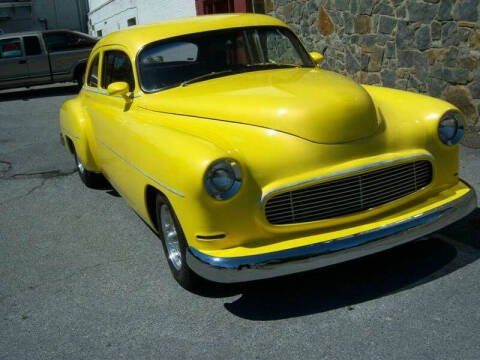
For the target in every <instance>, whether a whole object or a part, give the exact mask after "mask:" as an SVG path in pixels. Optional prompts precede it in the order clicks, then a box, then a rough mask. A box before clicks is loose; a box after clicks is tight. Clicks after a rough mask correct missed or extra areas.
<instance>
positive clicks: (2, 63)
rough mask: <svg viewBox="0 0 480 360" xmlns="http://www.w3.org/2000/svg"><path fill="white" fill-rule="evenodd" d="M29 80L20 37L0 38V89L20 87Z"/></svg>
mask: <svg viewBox="0 0 480 360" xmlns="http://www.w3.org/2000/svg"><path fill="white" fill-rule="evenodd" d="M28 82H29V74H28V65H27V60H26V57H25V51H24V48H23V42H22V39H21V38H20V37H12V38H4V39H1V40H0V89H6V88H13V87H21V86H24V85H26V84H28Z"/></svg>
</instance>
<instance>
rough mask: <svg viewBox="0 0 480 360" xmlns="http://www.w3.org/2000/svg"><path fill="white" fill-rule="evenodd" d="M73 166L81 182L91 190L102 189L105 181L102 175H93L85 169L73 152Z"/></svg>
mask: <svg viewBox="0 0 480 360" xmlns="http://www.w3.org/2000/svg"><path fill="white" fill-rule="evenodd" d="M73 155H74V156H75V165H76V166H77V172H78V175H79V176H80V179H81V180H82V182H83V183H84V184H85V185H86V186H87V187H89V188H92V189H104V188H105V186H106V184H107V181H106V179H105V178H104V177H103V175H102V174H98V173H94V172H92V171H88V170H87V169H85V166H84V165H83V163H82V161H81V160H80V159H79V158H78V156H77V153H76V152H74V154H73Z"/></svg>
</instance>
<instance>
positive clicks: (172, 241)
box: [155, 193, 203, 291]
mask: <svg viewBox="0 0 480 360" xmlns="http://www.w3.org/2000/svg"><path fill="white" fill-rule="evenodd" d="M155 216H156V224H157V228H158V233H159V235H160V239H161V240H162V245H163V250H164V252H165V255H166V257H167V262H168V266H169V267H170V271H171V272H172V275H173V277H174V278H175V280H176V281H177V282H178V283H179V284H180V286H182V287H183V288H184V289H187V290H192V291H194V290H196V289H198V288H199V286H200V285H201V284H202V283H203V279H202V278H200V277H199V276H198V275H197V274H195V273H194V272H193V271H192V270H191V269H190V267H189V266H188V264H187V262H186V252H187V241H186V239H185V235H184V234H183V230H182V227H181V226H180V223H179V221H178V218H177V216H176V215H175V212H174V210H173V208H172V206H171V205H170V203H169V202H168V200H167V198H166V197H165V196H164V195H162V194H160V193H157V195H156V198H155Z"/></svg>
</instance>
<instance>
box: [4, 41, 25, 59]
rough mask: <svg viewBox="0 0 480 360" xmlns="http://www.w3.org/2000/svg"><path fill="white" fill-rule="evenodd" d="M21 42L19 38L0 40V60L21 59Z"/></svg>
mask: <svg viewBox="0 0 480 360" xmlns="http://www.w3.org/2000/svg"><path fill="white" fill-rule="evenodd" d="M22 56H23V49H22V40H20V38H12V39H3V40H0V59H7V58H15V57H22Z"/></svg>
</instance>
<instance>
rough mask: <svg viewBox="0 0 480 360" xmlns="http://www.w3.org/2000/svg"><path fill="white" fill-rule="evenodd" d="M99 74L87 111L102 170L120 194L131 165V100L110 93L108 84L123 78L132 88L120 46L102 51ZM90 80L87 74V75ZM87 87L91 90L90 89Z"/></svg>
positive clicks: (133, 83) (127, 66)
mask: <svg viewBox="0 0 480 360" xmlns="http://www.w3.org/2000/svg"><path fill="white" fill-rule="evenodd" d="M100 67H101V76H100V79H99V81H98V86H97V89H93V88H92V89H88V85H89V83H88V81H87V87H86V90H87V92H90V93H91V94H89V95H88V97H89V100H88V110H87V111H88V112H89V115H90V118H91V120H92V125H93V130H94V134H95V141H96V145H97V152H98V156H99V162H100V164H101V167H102V170H103V172H104V173H105V174H106V175H107V177H108V179H109V180H110V181H111V182H112V184H113V185H114V186H115V188H116V189H117V190H119V191H120V192H121V193H122V195H125V193H126V192H124V191H122V190H124V189H126V187H127V179H126V177H125V176H124V175H125V173H126V172H128V171H130V170H131V169H130V167H131V165H130V164H129V161H128V159H127V158H126V151H127V146H126V144H125V139H126V134H125V131H126V128H125V124H126V123H127V122H128V121H129V117H130V113H129V109H130V107H129V103H130V102H131V100H129V99H126V98H124V97H121V96H114V95H109V94H108V91H107V88H108V85H110V84H112V83H114V82H120V81H123V82H126V83H128V84H129V87H130V91H134V90H135V81H134V76H133V69H132V64H131V61H130V58H129V57H128V55H127V54H126V53H125V52H124V51H122V50H121V49H119V48H108V47H107V48H106V49H105V50H104V51H103V54H102V61H101V65H100ZM89 80H90V77H89ZM89 90H90V91H89Z"/></svg>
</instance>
